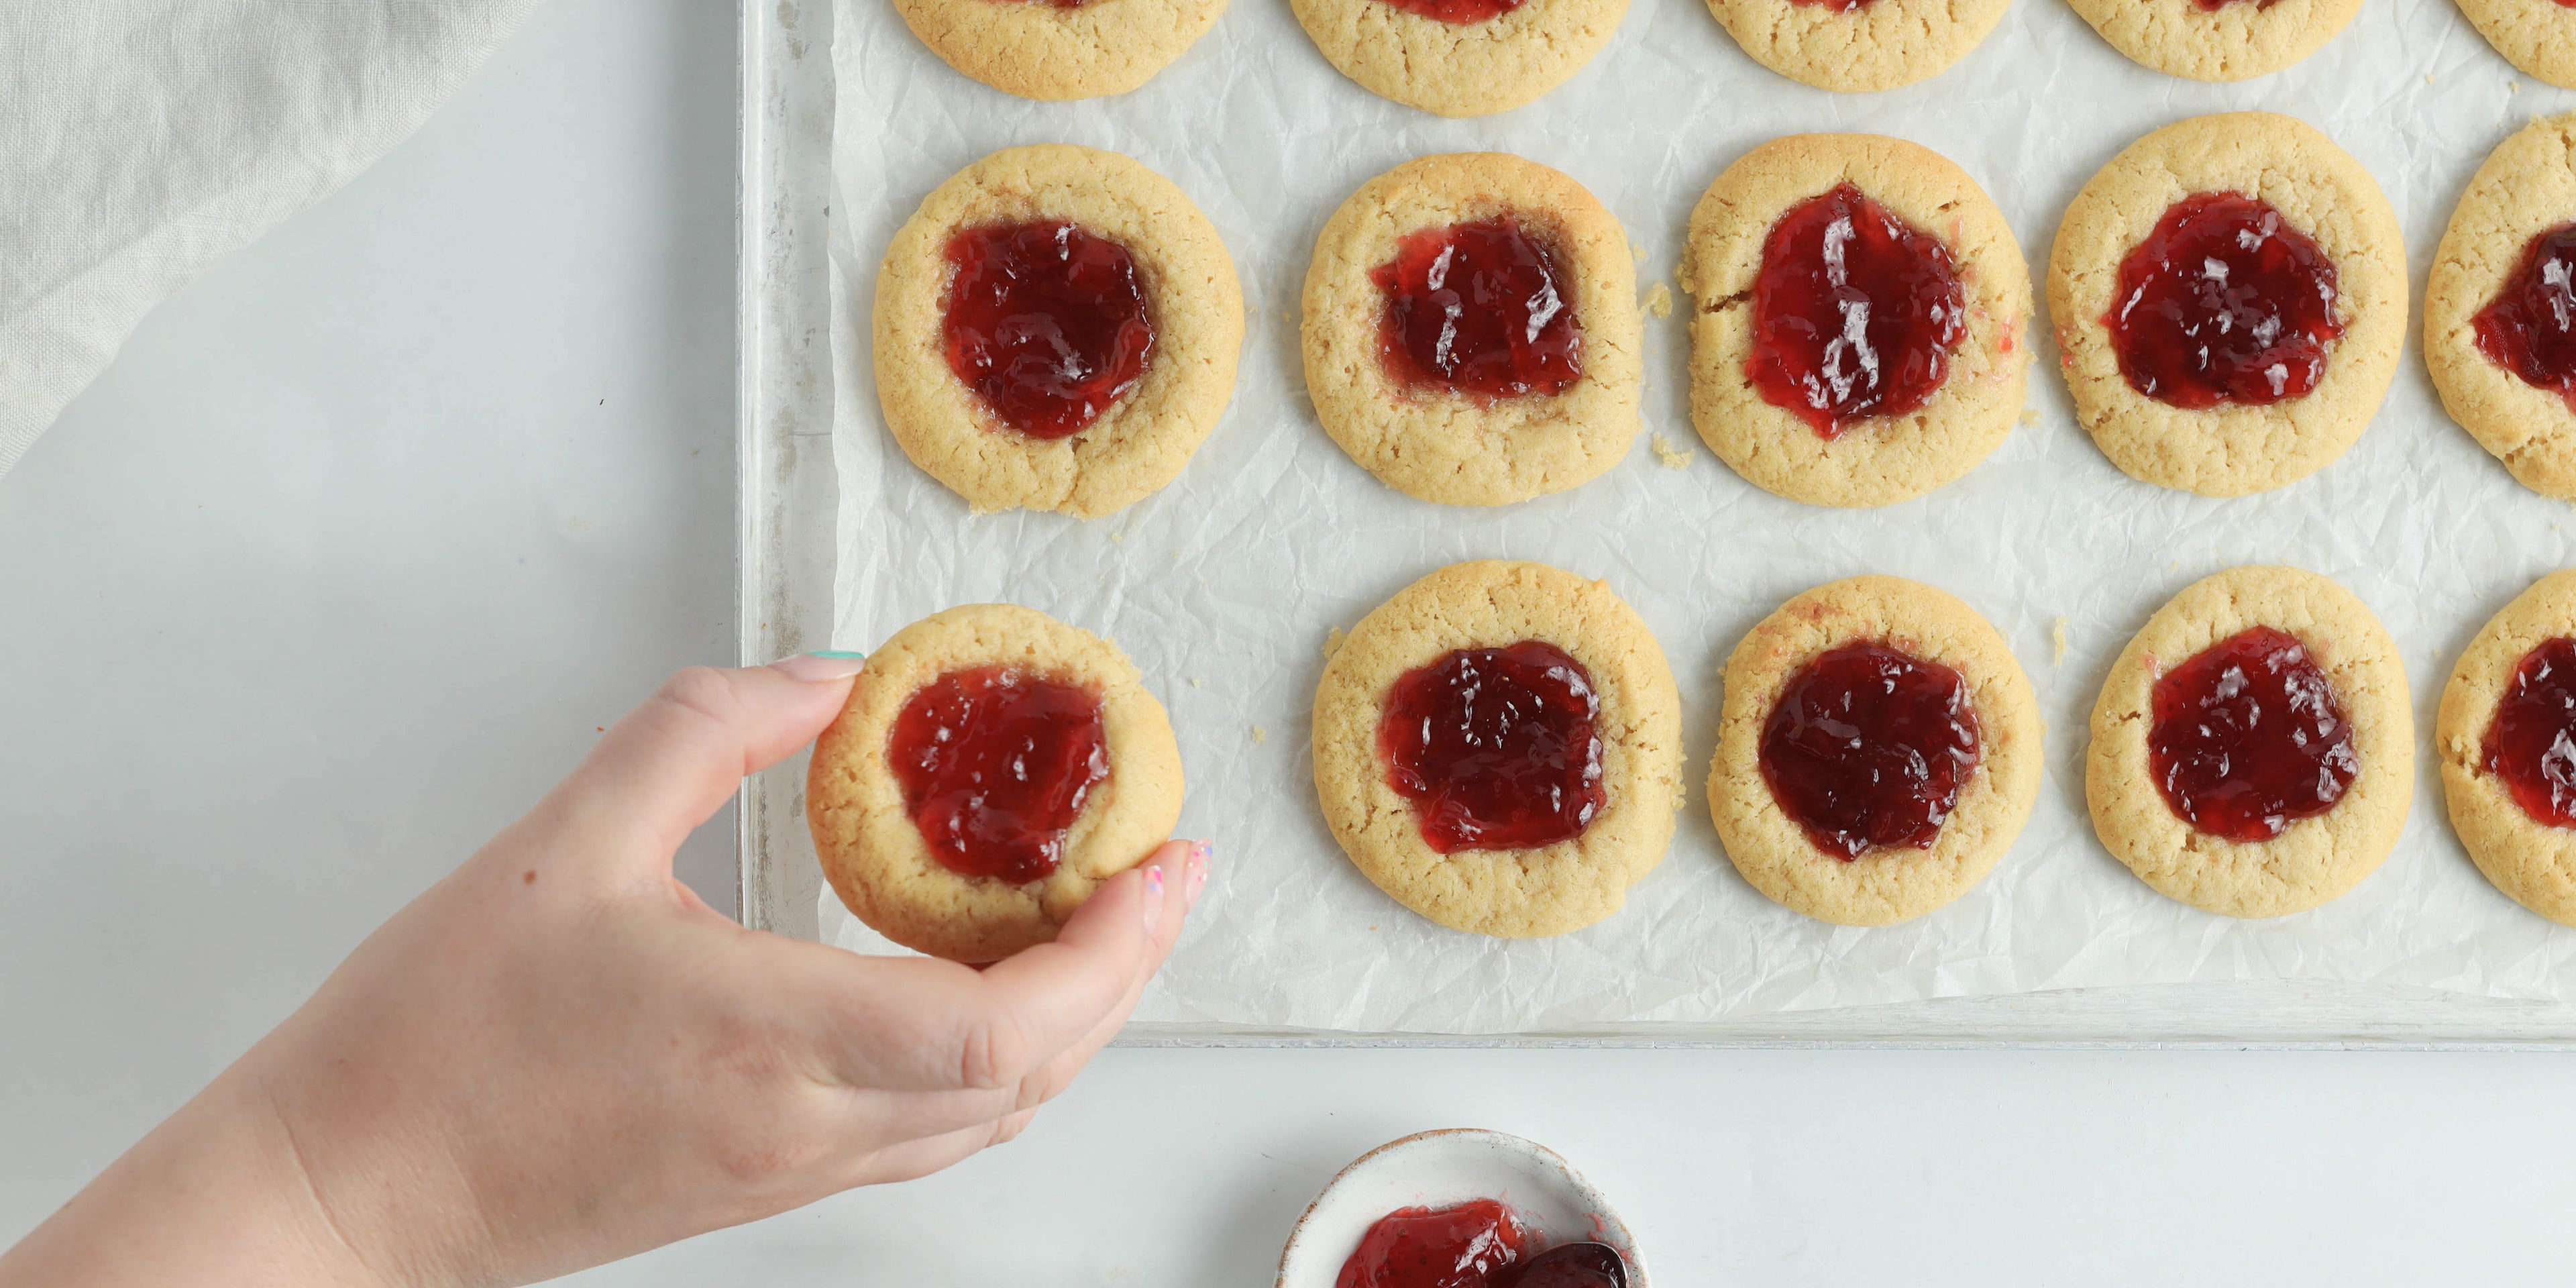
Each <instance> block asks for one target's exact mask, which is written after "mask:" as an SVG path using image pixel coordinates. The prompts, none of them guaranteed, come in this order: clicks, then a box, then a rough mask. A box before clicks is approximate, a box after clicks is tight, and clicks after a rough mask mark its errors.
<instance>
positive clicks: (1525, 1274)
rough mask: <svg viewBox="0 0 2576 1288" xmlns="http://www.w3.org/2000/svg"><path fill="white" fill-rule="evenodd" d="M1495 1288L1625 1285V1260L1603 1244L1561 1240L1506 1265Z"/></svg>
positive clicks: (1611, 1287) (1608, 1287) (1617, 1287)
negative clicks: (1554, 1244) (1536, 1253)
mask: <svg viewBox="0 0 2576 1288" xmlns="http://www.w3.org/2000/svg"><path fill="white" fill-rule="evenodd" d="M1493 1285H1494V1288H1628V1261H1627V1258H1625V1257H1622V1256H1620V1255H1619V1250H1618V1249H1617V1248H1613V1247H1611V1246H1610V1245H1609V1244H1606V1243H1560V1244H1558V1245H1556V1246H1555V1247H1553V1248H1550V1249H1548V1250H1547V1251H1545V1252H1542V1253H1540V1254H1538V1255H1537V1256H1535V1257H1532V1258H1530V1259H1529V1260H1527V1261H1523V1262H1519V1263H1516V1264H1514V1265H1511V1266H1508V1267H1505V1268H1504V1269H1503V1271H1502V1272H1501V1273H1499V1274H1497V1275H1495V1276H1494V1280H1493Z"/></svg>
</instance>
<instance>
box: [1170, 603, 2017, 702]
mask: <svg viewBox="0 0 2576 1288" xmlns="http://www.w3.org/2000/svg"><path fill="white" fill-rule="evenodd" d="M2059 620H2061V621H2063V620H2065V619H2063V618H2060V619H2059ZM1190 687H1191V688H1193V689H1204V688H1206V687H1207V681H1205V680H1202V679H1200V678H1199V677H1197V676H1195V675H1193V676H1191V677H1190Z"/></svg>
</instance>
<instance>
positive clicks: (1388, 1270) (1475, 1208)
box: [1333, 1199, 1529, 1288]
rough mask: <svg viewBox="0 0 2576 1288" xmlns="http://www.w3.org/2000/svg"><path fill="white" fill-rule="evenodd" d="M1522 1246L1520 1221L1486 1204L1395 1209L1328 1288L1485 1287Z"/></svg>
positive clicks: (1373, 1229)
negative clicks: (1495, 1272)
mask: <svg viewBox="0 0 2576 1288" xmlns="http://www.w3.org/2000/svg"><path fill="white" fill-rule="evenodd" d="M1528 1242H1529V1232H1528V1231H1527V1230H1525V1229H1523V1228H1522V1226H1521V1223H1520V1218H1518V1217H1516V1216H1514V1215H1512V1210H1511V1209H1510V1208H1507V1207H1504V1206H1503V1205H1502V1204H1500V1203H1497V1202H1495V1201H1494V1200H1492V1199H1470V1200H1468V1201H1467V1202H1464V1203H1460V1204H1457V1205H1456V1206H1454V1207H1444V1208H1423V1207H1409V1208H1398V1209H1396V1210H1395V1211H1393V1212H1389V1213H1387V1214H1386V1215H1385V1216H1382V1217H1380V1218H1378V1221H1377V1224H1375V1225H1372V1226H1370V1227H1369V1229H1368V1233H1367V1234H1365V1235H1363V1236H1361V1238H1360V1246H1359V1248H1358V1249H1357V1250H1356V1251H1354V1252H1352V1253H1351V1256H1350V1260H1348V1261H1345V1262H1343V1263H1342V1273H1341V1274H1340V1275H1339V1276H1338V1277H1336V1278H1335V1279H1334V1280H1333V1288H1487V1286H1488V1285H1490V1284H1491V1283H1493V1273H1494V1271H1496V1270H1499V1269H1501V1268H1502V1267H1504V1266H1507V1265H1510V1264H1511V1263H1512V1262H1513V1261H1514V1260H1516V1259H1518V1258H1519V1256H1520V1253H1521V1249H1522V1248H1523V1247H1524V1246H1526V1245H1527V1244H1528Z"/></svg>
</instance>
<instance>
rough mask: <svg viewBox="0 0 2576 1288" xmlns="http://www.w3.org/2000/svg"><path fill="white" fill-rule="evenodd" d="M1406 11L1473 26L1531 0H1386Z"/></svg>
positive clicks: (1463, 25) (1462, 25) (1459, 24)
mask: <svg viewBox="0 0 2576 1288" xmlns="http://www.w3.org/2000/svg"><path fill="white" fill-rule="evenodd" d="M1386 2H1387V3H1388V4H1391V5H1394V6H1395V7H1396V8H1398V9H1402V10H1404V11H1405V12H1406V13H1416V14H1420V15H1422V16H1423V17H1425V18H1437V19H1439V20H1440V21H1442V22H1446V23H1454V24H1456V25H1458V26H1461V27H1465V26H1471V25H1473V24H1476V23H1479V22H1486V21H1490V20H1492V19H1495V18H1499V17H1502V16H1503V15H1504V14H1507V13H1510V12H1511V11H1512V10H1514V9H1518V8H1520V7H1521V6H1522V5H1525V4H1527V3H1529V0H1386Z"/></svg>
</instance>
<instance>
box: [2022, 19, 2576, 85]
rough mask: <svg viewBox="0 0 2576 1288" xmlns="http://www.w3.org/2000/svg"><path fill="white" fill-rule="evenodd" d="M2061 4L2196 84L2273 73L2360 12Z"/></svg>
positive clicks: (2114, 41)
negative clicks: (2195, 81) (2072, 8)
mask: <svg viewBox="0 0 2576 1288" xmlns="http://www.w3.org/2000/svg"><path fill="white" fill-rule="evenodd" d="M2066 2H2067V3H2068V4H2069V5H2071V6H2073V7H2074V9H2075V12H2076V13H2078V14H2080V15H2082V16H2083V18H2084V21H2086V22H2089V23H2091V24H2093V30H2095V31H2098V32H2100V33H2102V39H2104V40H2107V41H2109V42H2111V47H2112V48H2113V49H2117V50H2119V51H2120V52H2121V53H2123V54H2125V55H2127V56H2128V58H2129V61H2131V62H2134V63H2136V64H2138V65H2139V66H2141V67H2151V68H2153V69H2155V70H2157V71H2160V72H2164V73H2166V74H2167V75H2172V76H2182V77H2187V78H2189V79H2191V80H2197V81H2241V80H2251V79H2253V78H2254V77H2257V76H2266V75H2269V74H2271V73H2273V72H2277V71H2279V70H2281V69H2282V68H2284V67H2287V66H2289V65H2290V64H2292V63H2295V62H2297V61H2299V60H2300V59H2302V58H2305V57H2307V56H2308V55H2310V54H2313V53H2315V52H2317V51H2318V50H2319V49H2322V48H2324V47H2325V43H2326V42H2327V41H2329V40H2332V39H2334V38H2335V33H2336V32H2339V31H2341V30H2343V29H2344V26H2345V24H2347V23H2349V22H2351V21H2352V17H2353V15H2354V14H2357V13H2359V12H2361V0H2066ZM2540 2H2541V3H2544V4H2545V3H2548V2H2549V0H2540Z"/></svg>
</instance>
